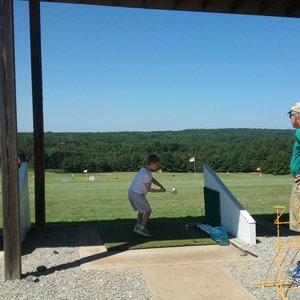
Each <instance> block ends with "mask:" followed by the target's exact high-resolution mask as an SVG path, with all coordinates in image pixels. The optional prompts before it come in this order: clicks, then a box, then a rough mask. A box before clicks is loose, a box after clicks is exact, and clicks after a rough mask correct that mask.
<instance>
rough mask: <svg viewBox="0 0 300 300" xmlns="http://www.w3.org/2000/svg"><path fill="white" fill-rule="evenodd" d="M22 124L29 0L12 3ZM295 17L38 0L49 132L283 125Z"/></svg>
mask: <svg viewBox="0 0 300 300" xmlns="http://www.w3.org/2000/svg"><path fill="white" fill-rule="evenodd" d="M15 32H16V35H15V39H16V69H17V101H18V127H19V131H32V110H31V78H30V48H29V17H28V3H27V2H23V1H16V2H15ZM299 37H300V19H288V18H286V19H284V18H271V17H253V16H234V15H221V14H206V13H191V12H169V11H155V10H136V9H124V8H108V7H99V6H84V5H65V4H42V44H43V45H42V51H43V72H44V78H43V79H44V109H45V130H46V131H124V130H130V131H131V130H143V131H145V130H180V129H186V128H240V127H243V128H245V127H247V128H289V127H290V125H289V120H288V117H287V116H286V112H287V111H288V109H289V107H290V106H291V105H292V104H293V102H296V100H299V101H300V86H299V84H300V58H299V57H300V38H299Z"/></svg>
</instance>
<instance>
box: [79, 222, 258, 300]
mask: <svg viewBox="0 0 300 300" xmlns="http://www.w3.org/2000/svg"><path fill="white" fill-rule="evenodd" d="M79 240H80V247H79V253H80V258H81V268H82V269H83V270H99V269H107V268H140V269H142V271H143V274H144V276H145V279H146V281H147V282H148V284H149V287H150V289H151V291H152V293H153V296H154V298H155V299H163V300H169V299H172V300H174V299H181V300H184V299H188V300H193V299H201V300H202V299H203V300H205V299H233V300H235V299H243V300H248V299H249V300H250V299H255V298H254V297H253V296H252V295H251V294H250V293H249V292H248V291H246V290H245V289H244V288H243V287H242V286H241V285H240V283H238V282H237V281H236V280H235V279H233V278H232V277H231V276H230V275H229V274H228V273H227V272H226V271H225V270H224V269H223V268H222V266H221V262H224V261H245V260H249V259H255V258H252V257H250V256H247V257H244V256H241V252H240V251H239V250H237V249H236V248H234V247H232V246H227V247H221V246H218V245H209V246H193V247H173V248H161V249H144V250H129V251H124V252H108V251H107V250H106V248H105V246H104V245H103V242H102V240H101V237H100V236H99V234H98V231H97V229H96V228H93V227H82V228H80V229H79Z"/></svg>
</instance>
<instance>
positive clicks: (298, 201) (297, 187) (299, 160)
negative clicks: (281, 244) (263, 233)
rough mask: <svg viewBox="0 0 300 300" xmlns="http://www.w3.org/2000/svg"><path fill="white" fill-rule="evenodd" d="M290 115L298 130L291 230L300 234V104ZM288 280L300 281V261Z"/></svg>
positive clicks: (294, 156)
mask: <svg viewBox="0 0 300 300" xmlns="http://www.w3.org/2000/svg"><path fill="white" fill-rule="evenodd" d="M288 114H289V117H290V119H291V123H292V126H293V128H295V129H296V133H295V138H296V141H295V145H294V150H293V156H292V159H291V172H292V175H293V177H294V184H293V189H292V195H291V200H290V230H293V231H297V232H300V220H299V218H300V216H299V209H300V102H297V103H296V104H295V105H293V106H292V107H291V109H290V111H289V113H288ZM297 206H298V207H297ZM288 278H289V279H291V280H297V281H299V280H300V262H299V261H298V263H297V265H296V267H295V268H294V270H293V271H291V272H289V273H288Z"/></svg>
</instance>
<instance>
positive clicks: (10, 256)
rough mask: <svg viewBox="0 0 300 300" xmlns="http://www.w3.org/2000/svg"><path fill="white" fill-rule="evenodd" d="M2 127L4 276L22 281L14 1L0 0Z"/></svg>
mask: <svg viewBox="0 0 300 300" xmlns="http://www.w3.org/2000/svg"><path fill="white" fill-rule="evenodd" d="M0 55H1V57H0V124H1V131H0V134H1V167H2V194H3V241H4V268H5V269H4V273H5V274H4V275H5V279H6V280H14V279H20V278H21V238H20V202H19V178H18V163H17V116H16V83H15V55H14V27H13V1H12V0H0Z"/></svg>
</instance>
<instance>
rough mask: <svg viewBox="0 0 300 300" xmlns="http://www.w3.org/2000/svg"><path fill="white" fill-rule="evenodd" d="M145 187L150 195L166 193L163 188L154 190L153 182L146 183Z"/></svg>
mask: <svg viewBox="0 0 300 300" xmlns="http://www.w3.org/2000/svg"><path fill="white" fill-rule="evenodd" d="M145 187H146V190H147V192H149V193H164V192H165V191H166V190H165V189H164V188H163V187H162V188H160V189H153V188H152V187H151V182H149V183H145Z"/></svg>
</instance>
